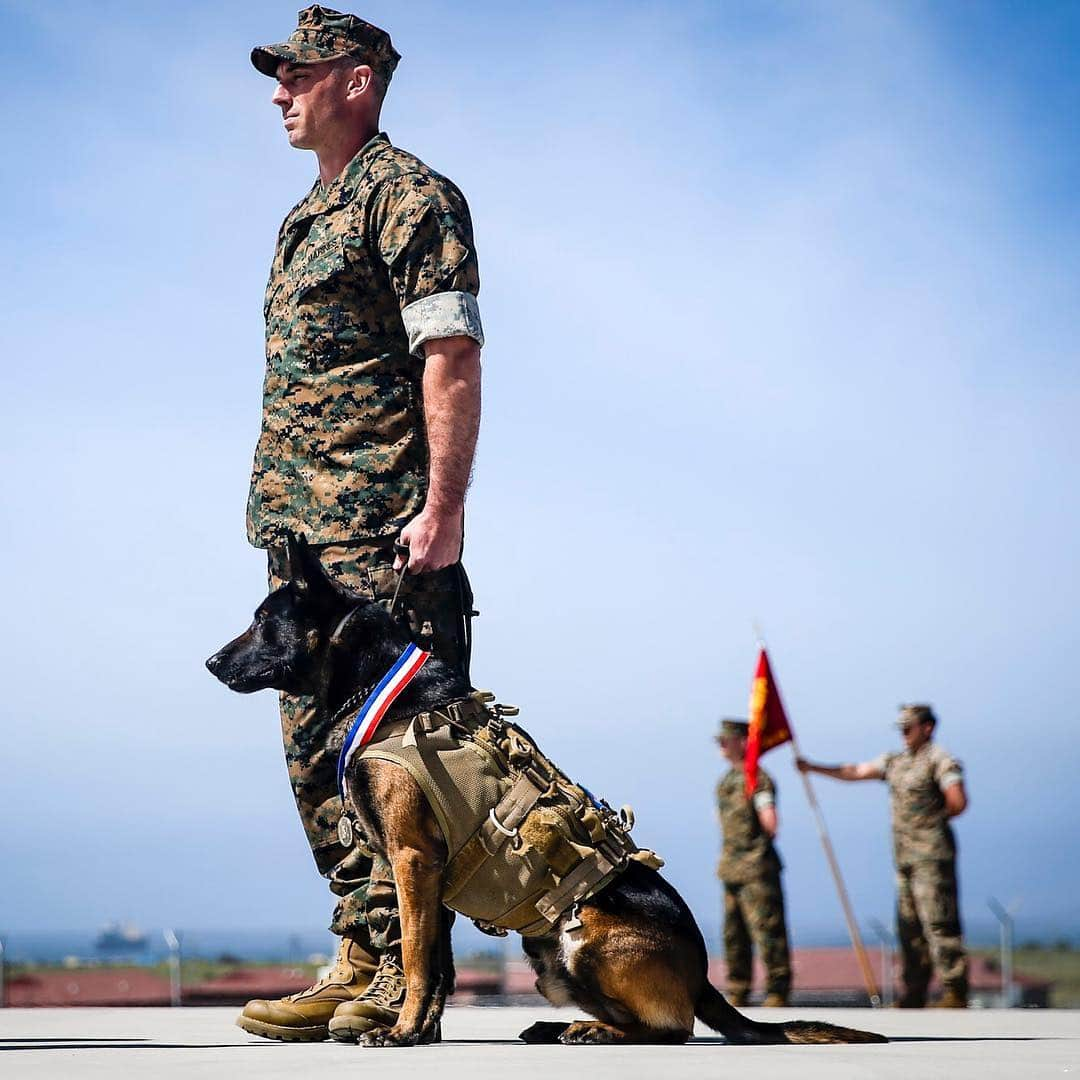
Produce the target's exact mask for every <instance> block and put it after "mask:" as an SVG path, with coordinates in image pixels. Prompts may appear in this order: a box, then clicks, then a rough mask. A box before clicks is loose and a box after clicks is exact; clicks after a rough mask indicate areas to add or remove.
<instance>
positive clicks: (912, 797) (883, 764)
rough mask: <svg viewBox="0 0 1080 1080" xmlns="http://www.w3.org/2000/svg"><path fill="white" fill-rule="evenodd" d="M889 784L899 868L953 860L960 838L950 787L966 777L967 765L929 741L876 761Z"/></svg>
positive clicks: (895, 851) (896, 857) (895, 854)
mask: <svg viewBox="0 0 1080 1080" xmlns="http://www.w3.org/2000/svg"><path fill="white" fill-rule="evenodd" d="M873 765H874V766H875V767H876V768H877V770H878V771H879V772H880V773H881V775H882V777H883V778H884V780H885V782H886V783H887V784H888V785H889V795H890V801H891V803H892V822H893V855H894V858H895V860H896V865H897V866H910V865H911V864H912V863H917V862H927V861H934V860H943V859H951V858H953V857H954V856H955V855H956V841H955V839H954V837H953V831H952V828H951V826H950V825H949V819H948V817H947V816H946V813H945V794H944V792H945V789H946V788H947V787H949V786H950V785H951V784H955V783H957V782H958V781H960V780H962V779H963V767H962V766H961V764H960V762H959V761H957V760H956V758H954V757H953V756H952V754H950V753H949V752H948V750H946V749H945V748H944V747H941V746H939V745H938V744H937V743H935V742H928V743H924V744H923V745H922V746H921V747H919V749H918V750H917V751H916V752H915V753H914V754H913V753H912V752H911V751H910V750H902V751H900V752H899V753H896V752H892V753H886V754H882V755H881V756H880V757H878V758H876V759H875V760H874V761H873Z"/></svg>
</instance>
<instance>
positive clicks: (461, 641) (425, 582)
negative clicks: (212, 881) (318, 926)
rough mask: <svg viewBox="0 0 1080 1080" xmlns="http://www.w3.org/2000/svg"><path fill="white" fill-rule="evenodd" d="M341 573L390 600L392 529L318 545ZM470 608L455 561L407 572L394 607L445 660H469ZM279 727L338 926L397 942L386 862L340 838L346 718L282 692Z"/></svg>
mask: <svg viewBox="0 0 1080 1080" xmlns="http://www.w3.org/2000/svg"><path fill="white" fill-rule="evenodd" d="M313 550H314V551H315V552H316V553H317V554H318V556H319V561H320V562H321V563H322V565H323V567H324V569H325V570H326V571H327V573H329V574H330V576H331V577H333V578H334V579H335V580H336V581H340V582H341V584H342V585H344V586H346V587H347V588H349V589H351V590H352V591H353V592H355V593H357V594H359V595H360V596H362V597H364V598H365V599H368V600H380V601H384V602H386V603H387V604H389V602H390V600H391V598H392V597H393V595H394V588H395V586H396V585H397V579H398V575H397V574H396V573H395V572H394V570H393V537H388V538H387V539H385V540H383V541H380V542H378V543H374V544H329V545H325V546H321V547H316V548H314V549H313ZM267 555H268V559H269V575H270V587H271V589H275V588H278V587H279V586H280V585H281V584H283V582H284V580H285V575H286V573H287V571H286V563H285V552H284V549H283V548H271V549H270V550H269V551H268V552H267ZM471 609H472V593H471V591H470V590H469V585H468V578H467V577H466V576H465V572H464V569H463V568H462V567H461V566H460V565H458V566H450V567H447V568H446V569H445V570H439V571H437V572H436V573H434V574H419V575H410V574H406V575H405V578H404V580H403V581H402V584H401V591H400V593H399V595H398V602H397V607H396V609H395V615H399V616H400V617H401V618H403V619H404V620H405V621H406V622H407V623H408V626H409V629H410V632H411V633H412V634H413V636H414V638H415V639H416V641H418V642H419V644H420V645H421V646H423V647H424V648H427V649H430V650H431V651H432V652H433V653H434V654H435V655H436V656H438V657H439V658H440V659H441V660H446V661H447V662H449V663H455V664H458V665H460V666H462V667H465V666H466V663H467V634H466V630H465V619H464V617H465V616H466V615H467V614H468V613H469V612H470V611H471ZM280 706H281V735H282V741H283V743H284V747H285V762H286V765H287V766H288V770H289V783H290V784H291V785H292V789H293V795H294V797H295V798H296V806H297V809H298V810H299V812H300V820H301V821H302V822H303V825H304V831H305V833H306V834H307V839H308V843H309V845H310V846H311V851H312V854H313V855H314V857H315V865H316V866H317V867H318V870H319V873H320V874H322V875H323V876H324V877H326V878H328V879H329V881H330V889H331V891H332V892H333V893H334V894H335V895H337V896H338V897H339V898H340V899H339V901H338V904H337V907H336V908H335V911H334V918H333V922H332V923H331V927H330V928H331V930H333V931H334V933H336V934H344V933H352V932H362V933H368V932H369V930H370V933H371V940H372V943H373V944H374V945H375V947H376V948H386V947H388V946H389V945H392V944H394V943H395V942H396V941H397V938H398V936H399V931H398V929H397V898H396V896H395V893H394V887H393V882H392V879H391V875H390V869H389V867H388V866H385V865H383V866H379V865H376V866H375V867H374V868H373V867H372V863H371V860H370V859H369V858H367V857H366V856H364V855H362V854H361V853H360V852H359V851H357V850H356V849H355V848H352V849H349V848H344V847H342V846H341V845H340V844H339V843H338V837H337V826H338V819H339V818H340V817H341V800H340V799H339V798H338V792H337V759H338V753H339V752H340V750H341V742H342V739H343V738H344V734H345V728H346V727H347V723H345V722H339V724H338V725H336V727H335V726H333V725H331V723H330V719H331V718H330V717H328V716H324V715H323V714H322V713H321V711H320V710H319V709H318V708H316V704H315V701H314V699H313V698H309V697H301V696H297V695H293V694H281V695H280Z"/></svg>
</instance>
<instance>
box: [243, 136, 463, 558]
mask: <svg viewBox="0 0 1080 1080" xmlns="http://www.w3.org/2000/svg"><path fill="white" fill-rule="evenodd" d="M479 288H480V280H479V274H478V271H477V263H476V252H475V250H474V246H473V236H472V222H471V221H470V218H469V209H468V206H467V205H466V202H465V198H464V196H463V195H462V194H461V192H460V191H458V189H457V188H456V187H455V186H454V185H453V184H452V183H451V182H450V181H449V180H447V179H446V178H445V177H443V176H440V175H439V174H438V173H436V172H434V171H433V170H432V169H429V168H428V167H427V166H426V165H425V164H424V163H423V162H422V161H420V160H419V159H418V158H416V157H414V156H413V155H412V154H409V153H406V152H405V151H404V150H399V149H397V148H396V147H394V146H392V145H391V144H390V141H389V139H387V137H386V136H385V135H378V136H376V137H375V138H374V139H372V140H371V141H370V142H369V143H367V145H365V146H364V147H363V149H361V150H360V152H359V153H358V154H357V155H356V157H355V158H353V160H352V161H351V162H350V164H349V165H348V166H347V167H346V168H345V170H344V172H343V173H342V174H341V175H340V176H339V177H337V179H335V180H334V181H333V182H332V183H331V184H330V185H329V186H327V187H326V188H324V187H323V186H322V184H321V183H320V182H319V181H316V183H315V185H314V187H313V188H312V189H311V191H310V192H309V193H308V194H307V195H306V196H305V197H304V198H303V199H302V200H301V201H300V203H299V204H298V205H297V206H296V207H294V208H293V210H292V211H291V212H290V213H289V215H288V217H286V219H285V222H284V224H283V225H282V226H281V231H280V233H279V234H278V241H277V249H276V251H275V252H274V261H273V266H272V268H271V271H270V280H269V283H268V284H267V287H266V304H265V307H264V315H265V318H266V378H265V382H264V386H263V417H262V431H261V434H260V436H259V443H258V446H257V448H256V450H255V463H254V468H253V471H252V478H251V492H250V495H249V498H248V513H247V531H248V539H249V540H250V541H251V543H253V544H254V545H256V546H257V547H267V546H270V545H272V544H273V543H275V541H276V540H277V538H279V537H280V536H281V534H282V533H283V532H284V531H285V530H291V531H293V532H297V533H303V534H304V535H305V536H306V537H307V538H308V540H309V541H310V542H312V543H315V544H330V543H341V542H343V541H348V540H356V539H367V538H375V537H380V536H388V535H392V534H395V533H397V532H398V531H400V529H401V528H402V527H403V526H404V525H405V524H406V523H407V522H408V521H409V520H410V519H411V518H412V517H413V516H415V515H416V514H417V513H418V512H419V511H420V510H421V509H422V507H423V504H424V499H425V497H426V493H427V473H428V458H427V442H426V439H425V434H424V413H423V390H422V376H423V355H424V353H423V346H424V343H425V342H427V341H430V340H432V339H436V338H445V337H454V336H458V335H467V336H469V337H472V338H474V339H475V340H476V341H478V342H479V343H481V344H483V332H482V330H481V327H480V314H479V309H478V307H477V303H476V295H477V293H478V291H479Z"/></svg>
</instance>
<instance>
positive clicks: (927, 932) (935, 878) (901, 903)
mask: <svg viewBox="0 0 1080 1080" xmlns="http://www.w3.org/2000/svg"><path fill="white" fill-rule="evenodd" d="M896 926H897V931H898V934H899V938H900V954H901V958H902V963H903V978H904V987H905V989H906V991H907V993H908V995H910V996H911V997H914V998H924V999H925V997H926V988H927V986H928V985H929V982H930V976H931V973H932V972H933V971H936V972H937V974H938V978H940V979H941V983H942V985H943V986H944V987H945V988H946V989H950V988H951V989H955V990H960V991H962V992H966V991H967V981H968V978H967V974H968V970H967V953H966V952H965V951H964V942H963V937H962V932H961V928H960V907H959V902H958V899H957V886H956V860H955V859H942V860H940V861H927V862H918V863H912V864H911V865H909V866H898V867H897V868H896Z"/></svg>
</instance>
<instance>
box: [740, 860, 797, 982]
mask: <svg viewBox="0 0 1080 1080" xmlns="http://www.w3.org/2000/svg"><path fill="white" fill-rule="evenodd" d="M751 943H753V945H754V946H756V948H757V950H758V956H760V957H761V962H762V964H763V965H764V967H765V990H766V992H768V993H776V994H782V995H784V996H785V997H786V996H787V993H788V991H789V989H790V988H791V960H790V957H789V954H788V935H787V922H786V920H785V918H784V892H783V889H782V887H781V885H780V875H779V874H767V875H764V876H762V877H759V878H753V879H751V880H750V881H745V882H739V883H735V882H729V881H725V882H724V951H725V953H726V954H727V970H728V989H729V990H731V991H732V992H739V991H745V990H749V989H750V982H751V977H752V973H753V968H752V959H751Z"/></svg>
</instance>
